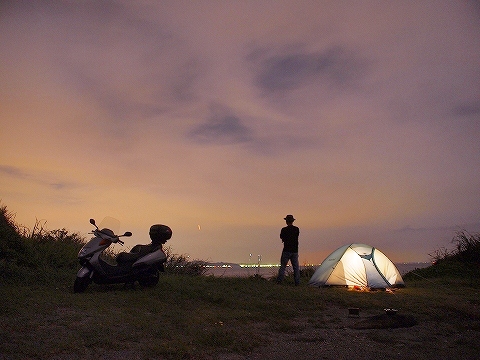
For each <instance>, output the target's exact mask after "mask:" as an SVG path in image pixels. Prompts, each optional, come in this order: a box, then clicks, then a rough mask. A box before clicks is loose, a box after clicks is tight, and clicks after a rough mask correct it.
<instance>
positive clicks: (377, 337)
mask: <svg viewBox="0 0 480 360" xmlns="http://www.w3.org/2000/svg"><path fill="white" fill-rule="evenodd" d="M73 279H74V274H72V281H71V282H73ZM71 285H72V284H71V283H66V282H65V283H57V284H52V285H51V286H46V285H43V286H28V287H27V286H18V285H5V286H4V285H2V286H1V287H0V298H1V299H2V306H1V308H0V339H1V340H0V354H1V355H0V359H28V358H30V359H40V358H41V359H71V358H73V359H75V358H78V359H81V358H87V357H90V356H95V357H97V358H100V359H101V358H104V359H110V358H112V359H114V358H117V357H120V356H121V357H124V358H132V359H163V358H164V359H208V358H212V359H214V358H228V356H232V354H233V355H236V356H238V358H254V355H252V354H255V353H256V352H257V351H260V352H262V351H265V350H262V349H265V347H267V348H268V346H275V341H276V340H275V339H277V338H281V337H282V336H285V335H289V334H297V340H299V341H301V342H303V343H304V344H305V343H307V344H308V342H309V341H310V340H309V339H311V338H312V335H311V334H312V332H313V333H317V334H318V332H319V331H323V333H324V334H325V335H322V336H321V337H320V338H318V336H317V337H313V340H312V342H313V341H322V340H325V341H326V337H327V336H328V333H329V329H330V330H331V331H332V332H335V331H338V329H341V328H342V327H348V326H349V323H346V321H350V324H351V323H352V321H356V320H357V319H351V318H349V316H348V310H347V309H348V308H349V307H359V308H360V309H361V317H359V319H364V318H366V317H367V315H376V314H382V313H383V309H384V308H396V309H398V310H399V314H409V315H411V316H413V317H414V318H415V319H416V321H417V322H418V324H419V325H417V327H418V326H423V327H425V325H426V324H427V325H428V326H427V327H429V328H431V329H432V332H433V333H432V334H435V331H437V333H436V335H435V336H433V335H432V337H430V336H429V335H423V336H425V341H427V340H428V341H430V340H432V341H433V340H434V339H438V337H439V334H438V329H439V328H442V329H443V330H442V334H444V335H445V339H449V338H452V336H453V335H455V341H454V342H452V343H449V344H448V347H449V349H455V353H456V354H459V355H462V356H459V357H458V358H472V359H473V358H475V357H476V356H477V354H478V353H480V344H479V342H478V341H477V340H475V339H478V338H480V336H479V335H480V313H479V303H480V297H479V290H478V286H472V285H473V284H472V283H471V282H470V281H468V282H466V283H464V284H458V283H457V284H455V285H454V284H452V283H448V282H447V283H445V281H442V280H439V279H437V280H433V281H432V280H428V281H426V280H423V279H420V280H419V281H414V280H412V281H411V282H410V284H409V286H408V287H407V288H404V289H400V290H397V291H396V292H395V293H394V294H391V293H388V292H384V291H378V292H352V291H347V290H346V289H343V288H328V289H318V288H312V287H308V286H307V285H306V284H302V286H300V287H294V286H292V284H284V285H277V284H275V283H274V282H272V281H267V280H262V279H253V278H249V279H246V278H213V277H205V276H200V277H191V276H182V275H165V276H163V277H162V278H161V279H160V282H159V284H158V285H157V286H156V287H155V288H141V287H139V286H138V287H136V288H125V287H124V286H122V285H120V286H97V285H91V286H90V287H89V288H88V289H87V292H86V293H83V294H73V292H72V289H71ZM476 285H478V284H476ZM349 331H351V332H354V333H355V334H357V335H360V334H363V336H366V335H365V334H366V333H368V336H367V338H368V340H369V341H370V342H372V341H373V342H374V343H376V342H377V343H378V342H380V343H381V342H384V341H392V337H393V335H392V333H391V331H392V330H388V329H387V330H379V329H377V330H349ZM368 331H370V332H368ZM362 332H363V333H362ZM302 333H305V334H309V335H308V336H307V335H305V336H304V338H302V335H301V334H302ZM357 335H356V336H357ZM442 339H443V338H442ZM472 339H474V340H472ZM442 341H443V340H442ZM417 345H418V344H417ZM429 346H433V345H432V344H430V345H429ZM421 351H422V348H421V346H420V347H419V349H417V353H421ZM417 353H412V352H411V351H409V354H412V356H413V355H415V358H417V359H418V358H427V357H421V356H420V357H419V356H418V354H417ZM229 354H230V355H229ZM270 354H271V356H272V357H268V353H267V354H266V355H263V357H264V358H265V356H266V358H271V359H273V358H276V356H274V355H273V354H272V353H270ZM474 355H475V357H474ZM470 356H471V357H470ZM300 358H301V356H300ZM326 358H329V357H326ZM411 358H414V357H411ZM232 359H233V358H232Z"/></svg>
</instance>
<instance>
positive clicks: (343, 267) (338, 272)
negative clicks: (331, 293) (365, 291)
mask: <svg viewBox="0 0 480 360" xmlns="http://www.w3.org/2000/svg"><path fill="white" fill-rule="evenodd" d="M309 284H310V285H313V286H352V287H353V286H359V287H362V288H370V289H381V288H392V287H404V286H405V283H404V282H403V279H402V276H401V275H400V272H399V271H398V269H397V267H396V266H395V264H394V263H393V262H392V261H391V260H390V259H389V258H388V257H387V256H385V255H384V254H383V253H382V252H381V251H380V250H378V249H376V248H374V247H373V246H370V245H365V244H349V245H344V246H342V247H340V248H338V249H337V250H335V251H334V252H332V253H331V254H330V255H329V256H328V257H327V258H326V259H325V260H324V261H323V262H322V264H321V265H320V267H318V269H317V270H316V271H315V273H314V274H313V275H312V277H311V279H310V281H309Z"/></svg>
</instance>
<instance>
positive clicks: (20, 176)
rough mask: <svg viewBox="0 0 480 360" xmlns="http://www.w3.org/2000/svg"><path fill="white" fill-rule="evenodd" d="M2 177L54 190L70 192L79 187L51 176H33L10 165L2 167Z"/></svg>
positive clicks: (0, 170)
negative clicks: (69, 190)
mask: <svg viewBox="0 0 480 360" xmlns="http://www.w3.org/2000/svg"><path fill="white" fill-rule="evenodd" d="M0 175H4V176H8V177H11V178H14V179H16V180H17V181H27V182H31V183H34V184H36V185H40V186H43V187H48V188H50V189H52V190H68V189H71V188H75V187H77V185H75V184H73V183H70V182H64V181H59V180H58V179H51V176H50V175H45V174H33V173H31V172H26V171H24V170H23V169H20V168H18V167H15V166H10V165H0Z"/></svg>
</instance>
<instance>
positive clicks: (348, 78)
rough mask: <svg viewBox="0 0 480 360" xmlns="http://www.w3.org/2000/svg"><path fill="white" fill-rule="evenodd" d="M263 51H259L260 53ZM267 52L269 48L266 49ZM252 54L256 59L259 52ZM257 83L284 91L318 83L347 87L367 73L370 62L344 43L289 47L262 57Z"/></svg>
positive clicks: (270, 88) (270, 89)
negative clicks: (318, 48) (312, 47)
mask: <svg viewBox="0 0 480 360" xmlns="http://www.w3.org/2000/svg"><path fill="white" fill-rule="evenodd" d="M262 52H263V51H256V53H259V54H261V53H262ZM267 53H268V51H267ZM249 58H252V59H255V58H256V56H254V55H253V56H250V57H249ZM255 60H256V61H259V62H260V68H259V70H258V73H257V74H256V75H255V83H256V85H257V86H259V87H260V88H261V89H262V90H264V91H266V92H267V93H275V92H284V91H288V90H294V89H296V88H299V87H303V86H309V85H312V84H316V83H319V84H321V85H328V86H334V87H336V88H344V87H347V86H352V85H353V84H354V83H355V82H356V81H357V80H358V79H359V78H362V77H363V76H365V73H366V71H367V69H368V66H367V62H366V61H365V60H364V59H362V58H361V57H360V56H358V55H357V54H355V53H354V52H353V51H350V50H348V49H346V48H345V47H341V46H333V47H328V48H325V49H324V50H322V51H317V52H307V51H294V52H289V51H286V52H285V53H283V54H274V55H266V56H263V57H261V58H260V59H255Z"/></svg>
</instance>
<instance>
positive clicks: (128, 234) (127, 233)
mask: <svg viewBox="0 0 480 360" xmlns="http://www.w3.org/2000/svg"><path fill="white" fill-rule="evenodd" d="M123 236H132V233H131V232H130V231H127V232H126V233H125V234H123Z"/></svg>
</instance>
